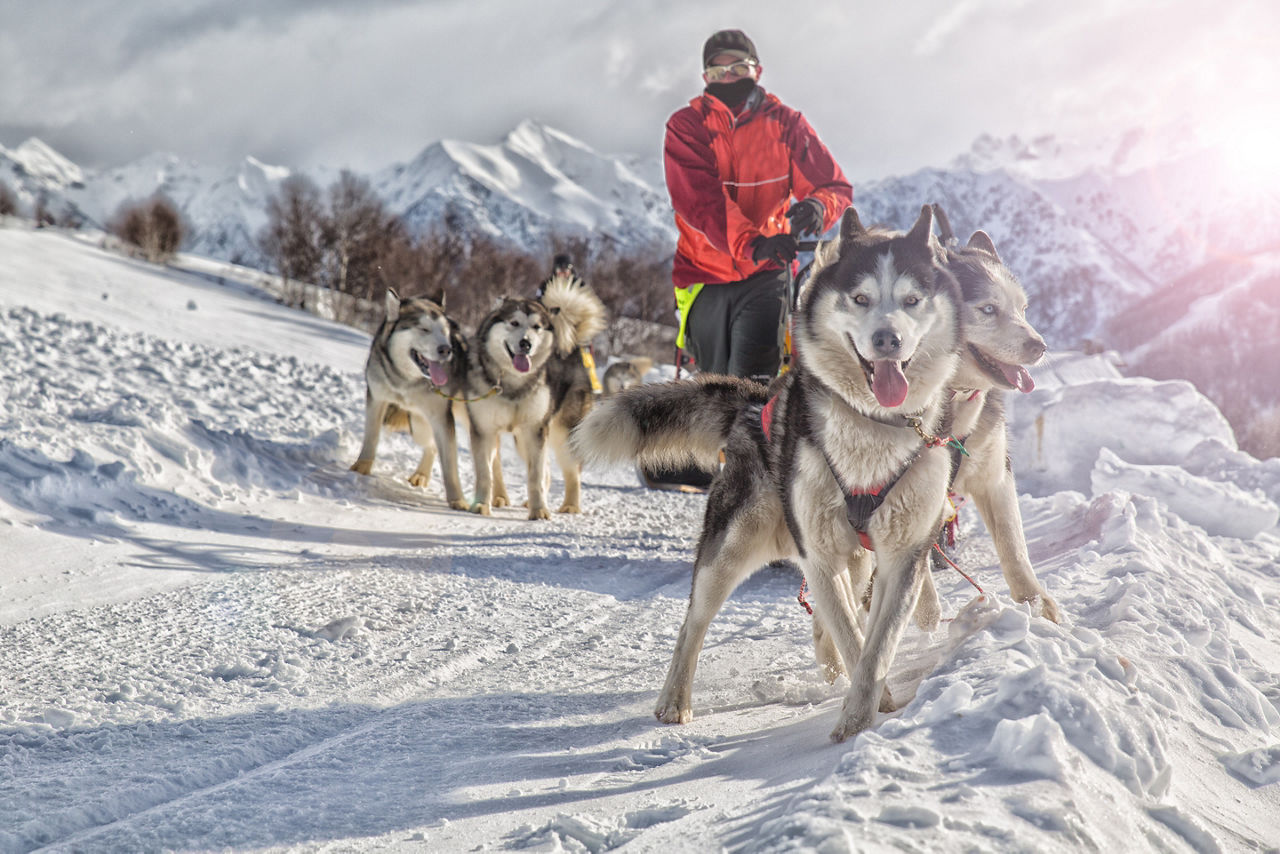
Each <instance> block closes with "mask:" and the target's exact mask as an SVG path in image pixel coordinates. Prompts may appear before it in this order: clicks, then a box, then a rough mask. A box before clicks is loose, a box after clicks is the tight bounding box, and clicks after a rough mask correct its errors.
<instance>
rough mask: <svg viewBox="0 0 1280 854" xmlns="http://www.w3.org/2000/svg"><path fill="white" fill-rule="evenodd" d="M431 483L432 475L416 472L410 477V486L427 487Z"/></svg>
mask: <svg viewBox="0 0 1280 854" xmlns="http://www.w3.org/2000/svg"><path fill="white" fill-rule="evenodd" d="M430 482H431V475H429V474H419V473H418V472H416V471H415V472H414V473H413V474H411V475H409V485H410V486H423V487H425V486H426V485H427V484H429V483H430Z"/></svg>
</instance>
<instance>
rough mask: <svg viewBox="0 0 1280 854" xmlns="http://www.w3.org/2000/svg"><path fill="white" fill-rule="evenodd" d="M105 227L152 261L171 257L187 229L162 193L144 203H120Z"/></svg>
mask: <svg viewBox="0 0 1280 854" xmlns="http://www.w3.org/2000/svg"><path fill="white" fill-rule="evenodd" d="M107 230H108V231H110V232H111V233H112V234H114V235H116V236H117V237H119V238H120V239H121V240H122V241H124V242H125V243H126V244H128V245H129V246H132V247H133V248H134V249H135V250H136V251H137V252H138V253H139V254H140V255H141V256H142V257H143V258H145V259H146V260H148V261H150V262H151V263H153V264H163V263H165V262H167V261H169V260H170V259H171V258H173V256H174V255H175V254H177V252H178V248H179V247H180V246H181V245H182V240H183V238H184V237H185V236H186V232H187V228H186V225H185V223H184V222H183V219H182V214H181V213H180V212H179V211H178V208H177V206H175V205H174V203H173V202H171V201H170V200H169V199H168V198H166V197H165V196H164V195H162V194H156V195H154V196H152V197H151V198H150V199H148V200H146V201H144V202H134V201H125V202H123V203H121V205H120V207H118V208H116V212H115V213H114V214H113V215H112V217H111V220H110V222H108V223H107Z"/></svg>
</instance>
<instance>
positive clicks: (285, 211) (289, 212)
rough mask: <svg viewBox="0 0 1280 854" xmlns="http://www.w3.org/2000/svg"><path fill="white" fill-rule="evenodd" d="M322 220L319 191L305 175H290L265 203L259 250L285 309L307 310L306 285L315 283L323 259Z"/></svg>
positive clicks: (323, 215)
mask: <svg viewBox="0 0 1280 854" xmlns="http://www.w3.org/2000/svg"><path fill="white" fill-rule="evenodd" d="M324 218H325V212H324V206H323V204H322V203H321V201H320V188H319V187H317V186H316V184H315V182H314V181H312V180H311V179H310V178H308V177H306V176H305V175H290V176H289V177H288V178H286V179H284V181H282V182H281V183H280V188H279V190H277V191H276V193H275V194H274V195H272V197H271V198H270V199H268V200H267V224H266V226H264V227H263V229H262V231H261V232H259V234H258V246H259V248H260V249H261V250H262V252H263V254H264V255H266V256H267V257H268V258H270V259H271V261H272V263H274V264H275V266H276V272H277V273H278V274H279V276H280V283H281V290H282V294H281V299H282V301H283V302H284V303H285V304H286V305H290V306H294V307H296V308H306V303H307V290H306V288H307V283H309V282H313V281H314V280H315V279H316V274H317V273H318V272H319V270H320V262H321V258H322V257H323V245H322V241H323V234H324Z"/></svg>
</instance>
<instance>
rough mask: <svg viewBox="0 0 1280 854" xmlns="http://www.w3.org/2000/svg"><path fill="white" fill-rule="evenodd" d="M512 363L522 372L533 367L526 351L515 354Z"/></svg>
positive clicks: (524, 372) (527, 371)
mask: <svg viewBox="0 0 1280 854" xmlns="http://www.w3.org/2000/svg"><path fill="white" fill-rule="evenodd" d="M511 364H512V366H513V367H514V368H515V369H516V370H517V371H519V372H520V373H522V374H527V373H529V368H530V367H531V366H530V364H529V357H528V356H526V355H525V354H524V353H516V354H515V355H514V356H512V357H511Z"/></svg>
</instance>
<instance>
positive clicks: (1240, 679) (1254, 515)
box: [0, 223, 1280, 852]
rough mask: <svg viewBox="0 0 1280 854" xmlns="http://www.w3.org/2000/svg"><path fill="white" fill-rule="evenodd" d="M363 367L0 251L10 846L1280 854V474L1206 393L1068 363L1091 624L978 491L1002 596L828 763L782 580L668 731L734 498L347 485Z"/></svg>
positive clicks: (751, 587) (970, 536) (343, 346)
mask: <svg viewBox="0 0 1280 854" xmlns="http://www.w3.org/2000/svg"><path fill="white" fill-rule="evenodd" d="M187 261H188V263H190V264H192V265H193V266H194V265H196V264H197V262H196V261H195V260H194V259H187ZM367 346H368V338H367V336H365V335H363V334H362V333H359V332H355V331H352V330H350V329H347V328H344V327H339V326H336V325H332V324H329V323H327V322H324V321H321V320H318V319H316V318H314V317H311V316H308V315H304V314H299V313H297V312H293V311H290V310H286V309H284V308H282V307H280V306H278V305H276V304H274V303H273V302H272V301H270V300H269V299H265V298H264V297H263V296H262V295H261V294H260V293H258V292H257V291H255V289H254V288H253V287H251V286H248V285H244V284H237V283H236V282H235V277H234V275H233V273H232V272H231V271H228V274H227V276H226V277H225V282H224V283H222V284H219V283H217V282H216V281H213V280H212V279H210V278H209V277H208V276H205V277H200V276H193V275H189V274H184V273H177V272H174V271H172V270H164V269H159V268H154V267H150V266H147V265H144V264H141V263H138V262H134V261H131V260H128V259H125V258H122V257H119V256H115V255H110V254H106V253H104V252H102V251H101V250H99V249H98V248H96V247H95V246H94V245H92V244H91V243H89V242H86V241H85V240H84V239H82V238H76V237H72V236H66V235H62V234H59V233H56V232H48V231H42V232H35V231H31V230H29V229H27V228H26V227H24V226H22V225H20V224H14V223H9V224H8V226H7V227H0V555H2V556H0V591H3V595H0V852H17V851H28V850H33V849H38V848H41V847H45V846H48V847H51V848H53V849H57V850H68V851H144V850H161V849H165V850H168V849H178V850H207V849H224V848H225V849H237V850H244V849H273V850H274V849H290V850H319V851H355V852H362V851H383V850H403V851H422V850H432V851H472V850H495V849H528V850H540V851H562V850H563V851H593V852H594V851H602V850H610V849H614V848H625V849H626V850H634V851H664V852H665V851H707V850H717V849H720V848H724V849H733V850H750V851H768V852H774V851H796V850H821V851H843V850H865V851H890V850H892V851H899V850H909V851H930V852H934V851H1045V852H1056V851H1066V850H1094V851H1134V850H1151V851H1174V852H1177V851H1261V850H1275V848H1274V846H1276V845H1278V844H1280V785H1277V783H1280V616H1278V615H1277V611H1278V609H1280V530H1278V529H1277V527H1276V515H1277V511H1276V502H1277V500H1280V460H1270V461H1267V462H1258V461H1256V460H1253V459H1252V458H1250V457H1247V456H1246V455H1244V454H1241V453H1239V452H1238V451H1236V450H1235V449H1234V440H1233V439H1232V437H1231V433H1230V430H1229V428H1227V427H1226V424H1225V422H1224V421H1223V420H1222V419H1221V417H1220V416H1218V415H1217V413H1216V411H1215V410H1213V408H1212V406H1210V405H1209V404H1208V403H1207V401H1205V400H1204V399H1203V398H1202V397H1200V396H1199V395H1198V394H1197V393H1196V392H1195V391H1194V389H1192V388H1191V387H1190V386H1187V385H1186V384H1183V383H1154V382H1148V381H1144V380H1138V379H1121V378H1119V377H1118V376H1117V375H1116V374H1115V371H1114V369H1112V368H1111V367H1110V366H1109V364H1108V363H1107V361H1106V360H1105V359H1104V358H1101V357H1099V358H1094V359H1083V358H1070V357H1067V356H1065V355H1063V356H1059V357H1058V358H1056V359H1055V360H1054V362H1053V363H1052V364H1050V365H1048V366H1046V367H1045V368H1043V369H1041V370H1039V371H1037V372H1036V378H1037V381H1038V383H1039V386H1040V387H1039V388H1038V389H1037V391H1035V392H1033V393H1032V394H1031V395H1027V396H1024V397H1022V398H1021V399H1019V400H1018V401H1016V403H1015V407H1014V410H1013V414H1014V417H1013V424H1014V441H1013V448H1014V465H1015V469H1016V470H1017V471H1019V472H1020V474H1021V477H1022V483H1023V487H1024V489H1025V491H1026V494H1024V495H1023V497H1022V512H1023V515H1024V518H1025V523H1026V529H1027V534H1028V538H1029V541H1030V548H1031V555H1032V559H1033V561H1034V563H1035V565H1036V568H1037V570H1038V572H1039V574H1040V577H1041V578H1042V579H1043V581H1044V583H1045V584H1046V586H1047V587H1048V589H1049V590H1050V591H1051V593H1052V594H1053V595H1054V596H1055V597H1056V599H1057V600H1058V602H1059V603H1060V605H1061V606H1062V610H1063V612H1064V614H1065V619H1064V622H1063V624H1062V625H1054V624H1052V623H1048V622H1046V621H1045V620H1043V619H1040V618H1037V617H1033V616H1031V614H1030V613H1029V611H1028V609H1027V608H1025V607H1021V606H1017V605H1015V604H1013V603H1012V602H1011V601H1010V600H1009V599H1008V597H1007V590H1006V589H1005V586H1004V582H1003V580H1002V578H1001V577H1000V573H999V569H998V567H997V565H996V559H995V555H994V549H993V548H992V545H991V542H990V540H989V538H988V537H987V536H986V534H985V532H984V531H983V529H982V526H981V523H980V521H979V520H977V518H976V515H975V514H974V513H973V512H972V510H971V509H970V508H963V509H962V510H961V513H962V516H961V518H962V535H963V536H962V539H961V542H960V545H959V547H958V549H957V552H956V555H955V557H956V559H957V560H958V562H959V564H960V565H961V566H962V567H964V568H965V569H966V570H967V571H968V572H970V573H971V574H973V575H975V576H976V577H977V580H978V581H979V583H980V584H982V585H983V586H984V587H985V588H986V591H987V596H986V597H978V596H977V595H976V592H975V591H974V589H973V588H972V587H970V586H969V585H968V583H967V582H965V581H964V580H963V579H961V578H960V576H959V575H958V574H955V573H952V572H951V571H950V570H947V573H946V574H938V575H937V576H936V578H937V581H938V583H939V586H940V589H941V592H942V594H943V596H944V609H945V613H944V616H945V617H946V618H948V619H947V622H946V623H944V624H943V627H942V629H940V630H939V631H938V632H936V633H934V634H932V635H924V634H922V633H921V632H919V631H918V630H916V629H915V628H912V629H910V630H909V631H908V634H907V637H906V639H905V641H904V644H903V647H902V649H901V651H900V653H899V655H898V658H897V660H896V662H895V666H894V671H893V673H892V675H891V678H890V682H891V686H892V689H893V694H894V696H895V697H897V698H899V699H905V698H911V697H914V699H911V700H910V702H908V703H907V704H906V705H905V707H904V708H902V709H901V710H900V711H899V712H897V713H895V714H893V715H889V716H887V717H884V718H882V720H881V722H880V723H879V724H878V725H877V726H876V727H875V728H874V729H873V730H871V731H869V732H867V733H864V734H863V735H861V736H859V737H858V738H857V739H855V740H853V741H851V742H848V743H845V744H841V745H833V744H831V743H829V742H828V740H827V733H828V732H829V731H830V729H831V727H832V724H833V720H834V717H835V714H836V710H837V709H838V706H839V703H840V697H841V695H842V692H843V689H844V685H845V683H844V682H843V680H842V681H841V682H840V683H838V684H837V685H835V686H829V685H827V684H825V683H824V682H823V681H822V679H821V678H820V676H819V674H818V673H817V670H816V668H815V666H814V664H813V661H812V653H811V642H810V635H809V625H808V619H809V618H808V616H807V615H806V614H805V612H804V611H803V609H802V608H801V607H800V605H799V604H798V603H797V602H796V593H797V590H798V586H799V577H798V575H797V574H796V573H795V572H794V571H792V570H787V569H778V568H774V569H765V570H763V571H761V572H760V573H758V574H757V575H756V576H754V577H753V578H752V579H750V580H749V581H748V582H747V583H746V584H745V585H744V586H743V587H742V588H741V589H740V590H739V591H737V593H735V595H734V596H733V597H732V599H731V600H730V601H729V603H728V604H727V606H726V607H725V609H724V611H723V613H722V614H721V615H720V616H719V617H718V618H717V619H716V621H715V622H714V623H713V625H712V628H711V631H710V633H709V635H708V639H707V644H706V648H705V650H704V652H703V655H702V658H701V663H700V666H699V669H698V674H697V677H696V680H695V695H694V704H695V705H694V711H695V720H694V721H693V723H691V724H688V725H685V726H680V727H668V726H662V725H659V724H657V723H656V722H655V721H654V720H653V717H652V714H651V708H652V705H653V703H654V700H655V698H656V691H657V688H658V686H659V684H660V682H661V680H662V678H663V675H664V673H665V670H666V667H667V663H668V659H669V656H670V653H671V650H672V647H673V644H674V640H675V634H676V631H677V630H678V628H679V625H680V621H681V619H682V617H683V611H684V603H685V599H686V596H687V592H688V587H689V567H690V560H691V555H692V549H693V543H694V540H695V538H696V536H697V531H698V526H699V522H700V514H701V512H702V506H703V503H704V501H705V499H703V498H702V497H699V496H686V495H678V494H670V493H654V492H646V491H643V490H641V489H639V488H638V487H636V486H635V484H634V480H633V476H632V474H631V473H630V472H628V471H623V470H612V471H591V472H588V474H587V478H586V487H585V491H584V501H583V503H584V507H585V508H586V512H585V513H584V514H583V515H581V516H576V517H564V516H557V517H556V518H555V519H553V520H551V521H550V522H530V521H527V520H525V519H524V513H523V511H522V510H521V509H520V508H507V509H502V510H498V511H495V515H494V516H493V517H492V518H481V517H477V516H472V515H470V514H465V513H458V512H452V511H449V510H448V509H446V508H445V505H444V502H443V499H442V496H441V494H440V489H439V486H438V482H437V483H434V484H433V486H432V488H431V489H428V490H420V489H415V488H412V487H410V486H408V484H407V483H406V481H405V477H406V476H407V475H408V473H409V472H410V471H411V470H412V469H413V467H414V465H415V464H416V460H417V452H416V449H415V448H414V447H413V445H412V444H411V443H410V441H409V440H408V438H407V437H405V436H403V435H396V436H391V437H384V440H383V447H382V448H381V452H380V455H379V458H378V462H377V464H376V465H375V469H374V475H373V476H371V477H361V476H359V475H356V474H354V473H352V472H350V471H348V466H349V465H350V464H351V462H352V461H353V460H354V459H355V455H356V451H357V449H358V447H359V443H360V431H361V429H362V428H361V422H362V409H363V382H362V379H361V370H362V366H363V362H364V359H365V355H366V349H367ZM506 450H507V453H506V454H505V458H506V460H507V472H506V475H507V480H508V483H509V484H511V485H512V486H513V487H514V493H515V494H516V496H517V500H518V497H519V495H520V494H521V492H522V484H523V476H522V474H521V472H520V469H519V466H518V465H517V463H516V456H515V454H514V452H512V450H511V448H510V446H508V447H507V449H506ZM469 467H470V462H469V459H467V460H464V461H463V472H464V480H465V481H468V482H469V481H470V478H469V477H468V476H467V475H466V474H465V473H466V472H468V471H469ZM558 489H559V480H558V477H557V478H556V479H555V480H554V482H553V490H552V491H553V495H554V494H557V492H558ZM1175 514H1177V515H1175Z"/></svg>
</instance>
